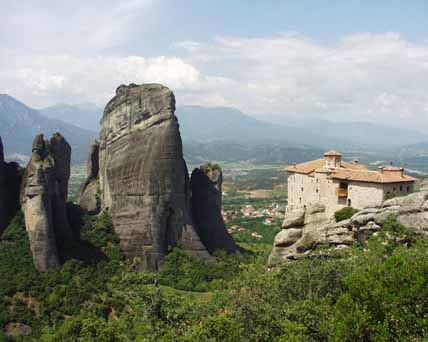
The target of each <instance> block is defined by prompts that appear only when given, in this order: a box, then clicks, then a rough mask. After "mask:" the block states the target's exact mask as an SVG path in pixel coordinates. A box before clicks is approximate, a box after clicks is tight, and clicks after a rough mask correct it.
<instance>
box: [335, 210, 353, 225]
mask: <svg viewBox="0 0 428 342" xmlns="http://www.w3.org/2000/svg"><path fill="white" fill-rule="evenodd" d="M357 212H358V210H357V209H354V208H352V207H345V208H342V209H340V210H338V211H336V212H335V213H334V217H335V219H336V222H340V221H343V220H347V219H349V218H351V217H352V216H353V215H354V214H355V213H357Z"/></svg>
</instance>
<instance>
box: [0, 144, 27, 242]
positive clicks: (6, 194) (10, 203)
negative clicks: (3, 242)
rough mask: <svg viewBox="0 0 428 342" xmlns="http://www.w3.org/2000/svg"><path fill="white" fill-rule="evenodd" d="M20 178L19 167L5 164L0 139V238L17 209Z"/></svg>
mask: <svg viewBox="0 0 428 342" xmlns="http://www.w3.org/2000/svg"><path fill="white" fill-rule="evenodd" d="M21 178H22V170H21V168H20V167H19V165H18V164H17V163H7V162H5V160H4V151H3V143H2V140H1V137H0V236H1V234H2V233H3V231H4V230H5V229H6V227H7V226H8V225H9V222H10V220H11V219H12V217H13V215H14V214H15V212H16V211H17V210H18V208H19V188H20V186H21Z"/></svg>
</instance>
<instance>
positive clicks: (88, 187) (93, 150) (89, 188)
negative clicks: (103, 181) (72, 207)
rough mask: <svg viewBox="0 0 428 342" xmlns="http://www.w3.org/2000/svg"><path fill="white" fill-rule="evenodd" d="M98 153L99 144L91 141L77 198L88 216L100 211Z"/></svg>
mask: <svg viewBox="0 0 428 342" xmlns="http://www.w3.org/2000/svg"><path fill="white" fill-rule="evenodd" d="M99 152H100V143H99V142H98V141H97V140H94V141H92V143H91V146H90V147H89V156H88V160H87V162H86V175H87V176H86V180H85V182H84V183H83V185H82V188H81V190H80V196H79V205H80V207H81V208H82V209H83V210H84V211H85V212H86V213H88V214H90V215H93V214H98V213H99V211H100V206H101V201H100V182H99V175H98V174H99V170H100V167H99Z"/></svg>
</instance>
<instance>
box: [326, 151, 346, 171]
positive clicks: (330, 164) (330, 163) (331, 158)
mask: <svg viewBox="0 0 428 342" xmlns="http://www.w3.org/2000/svg"><path fill="white" fill-rule="evenodd" d="M324 160H325V167H327V168H329V169H336V168H338V167H340V163H341V161H342V155H341V154H340V153H339V152H337V151H334V150H330V151H328V152H326V153H324Z"/></svg>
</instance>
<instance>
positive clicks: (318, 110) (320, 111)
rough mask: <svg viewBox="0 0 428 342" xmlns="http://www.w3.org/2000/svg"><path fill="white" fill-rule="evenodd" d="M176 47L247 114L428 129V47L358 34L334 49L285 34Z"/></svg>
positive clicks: (390, 35)
mask: <svg viewBox="0 0 428 342" xmlns="http://www.w3.org/2000/svg"><path fill="white" fill-rule="evenodd" d="M176 46H177V47H181V48H182V49H185V50H187V52H188V59H186V60H187V61H188V62H189V63H191V64H193V65H195V66H197V67H198V68H199V69H200V70H202V71H205V70H214V71H215V72H216V73H219V74H223V75H225V76H226V77H228V78H230V79H233V80H234V84H235V85H237V88H236V89H224V90H223V92H221V94H222V95H223V98H224V101H225V102H228V103H233V104H234V105H235V106H237V107H239V108H241V109H243V110H244V111H247V112H249V113H253V114H259V115H266V114H270V115H269V118H270V119H271V120H276V121H281V120H287V119H293V117H294V118H297V117H298V118H311V117H317V118H320V117H321V118H324V119H331V120H356V121H361V120H365V121H374V122H383V123H387V124H403V125H406V126H414V127H418V128H428V122H427V121H426V114H425V113H424V110H425V106H426V103H427V101H428V91H427V89H428V45H426V44H415V43H411V42H409V41H407V40H405V39H404V38H402V37H401V36H400V35H399V34H397V33H384V34H372V33H358V34H353V35H350V36H346V37H343V39H341V40H340V41H339V42H338V43H337V44H335V45H327V44H320V43H318V42H316V41H313V40H311V39H309V38H308V37H305V36H302V35H300V34H297V33H290V34H281V35H277V36H274V37H266V38H251V39H248V38H239V37H223V38H218V39H216V40H215V41H214V42H213V43H210V44H203V43H196V42H195V43H192V42H189V41H187V42H185V44H180V43H179V44H176ZM226 88H227V87H226ZM216 90H217V91H220V89H216Z"/></svg>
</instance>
